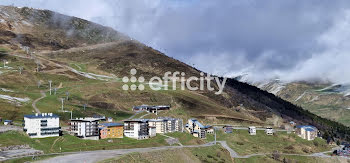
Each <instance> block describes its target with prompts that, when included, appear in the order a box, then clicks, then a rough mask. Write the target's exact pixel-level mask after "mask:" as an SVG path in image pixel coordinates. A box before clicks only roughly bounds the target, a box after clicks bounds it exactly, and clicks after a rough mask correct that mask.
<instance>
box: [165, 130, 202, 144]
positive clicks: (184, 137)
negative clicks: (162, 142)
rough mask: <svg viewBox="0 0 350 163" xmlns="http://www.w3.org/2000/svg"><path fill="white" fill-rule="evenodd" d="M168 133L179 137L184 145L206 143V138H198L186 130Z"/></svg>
mask: <svg viewBox="0 0 350 163" xmlns="http://www.w3.org/2000/svg"><path fill="white" fill-rule="evenodd" d="M166 135H168V136H171V137H174V138H178V139H179V141H180V142H181V144H183V145H197V144H204V143H206V142H205V140H203V139H200V138H196V137H194V136H192V135H190V134H189V133H185V132H173V133H167V134H166Z"/></svg>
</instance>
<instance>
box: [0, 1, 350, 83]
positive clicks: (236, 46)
mask: <svg viewBox="0 0 350 163" xmlns="http://www.w3.org/2000/svg"><path fill="white" fill-rule="evenodd" d="M0 3H1V4H3V5H10V4H14V5H16V6H30V7H35V8H44V9H51V10H54V11H58V12H61V13H64V14H68V15H72V16H77V17H82V18H85V19H88V20H91V21H94V22H97V23H101V24H104V25H108V26H111V27H113V28H115V29H117V30H118V31H121V32H123V33H125V34H128V35H129V36H131V37H133V38H135V39H137V40H140V41H142V42H144V43H146V44H148V45H149V46H152V47H155V48H157V49H159V50H160V51H163V52H165V53H166V54H167V55H169V56H172V57H174V58H177V59H180V60H182V61H184V62H187V63H189V64H191V65H194V66H195V67H197V68H199V69H201V70H203V71H207V72H211V73H213V74H218V75H228V76H234V75H237V74H241V73H249V74H250V76H251V78H252V80H263V79H267V78H274V77H280V78H281V79H284V80H289V81H291V80H311V79H312V80H314V79H317V80H319V79H322V80H326V81H332V82H340V83H345V82H350V74H347V70H348V69H349V68H350V64H348V62H349V61H350V54H348V53H349V46H347V44H348V42H350V31H349V29H350V10H349V9H350V6H349V5H350V3H349V2H348V1H341V0H338V1H316V0H311V1H292V0H287V1H277V0H268V1H258V0H249V1H247V0H236V1H230V0H223V1H212V0H200V1H199V0H177V1H171V0H127V1H126V0H119V1H109V0H84V1H83V0H77V1H70V0H50V1H44V0H40V1H38V0H2V1H1V2H0Z"/></svg>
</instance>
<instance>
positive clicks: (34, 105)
mask: <svg viewBox="0 0 350 163" xmlns="http://www.w3.org/2000/svg"><path fill="white" fill-rule="evenodd" d="M40 94H41V97H39V98H38V99H36V100H34V101H33V103H32V106H33V108H34V109H35V111H36V112H37V113H39V114H40V113H41V112H40V110H39V109H38V107H36V103H37V102H38V101H40V100H41V99H43V98H45V97H46V93H45V91H40Z"/></svg>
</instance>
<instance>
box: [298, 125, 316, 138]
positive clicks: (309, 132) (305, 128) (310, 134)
mask: <svg viewBox="0 0 350 163" xmlns="http://www.w3.org/2000/svg"><path fill="white" fill-rule="evenodd" d="M317 133H318V130H317V128H316V127H314V126H309V125H300V126H297V127H296V134H297V135H298V136H299V137H301V138H303V139H306V140H314V139H315V138H316V137H317Z"/></svg>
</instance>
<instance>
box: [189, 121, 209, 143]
mask: <svg viewBox="0 0 350 163" xmlns="http://www.w3.org/2000/svg"><path fill="white" fill-rule="evenodd" d="M186 129H187V131H188V132H189V133H190V134H192V135H193V136H194V137H198V138H201V139H205V138H206V128H205V126H203V125H202V124H201V123H200V122H199V121H198V120H196V119H189V120H188V123H187V124H186Z"/></svg>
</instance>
